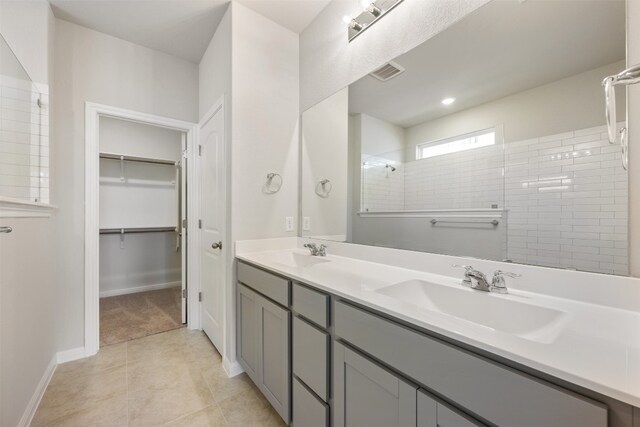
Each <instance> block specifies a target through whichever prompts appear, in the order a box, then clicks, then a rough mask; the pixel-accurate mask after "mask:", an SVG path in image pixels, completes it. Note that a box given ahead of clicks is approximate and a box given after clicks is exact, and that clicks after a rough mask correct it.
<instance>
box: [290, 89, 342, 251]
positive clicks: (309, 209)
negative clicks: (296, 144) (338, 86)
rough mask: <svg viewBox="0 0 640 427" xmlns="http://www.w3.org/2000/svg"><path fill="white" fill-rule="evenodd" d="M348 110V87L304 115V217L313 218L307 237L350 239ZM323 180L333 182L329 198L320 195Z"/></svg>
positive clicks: (302, 171) (305, 232)
mask: <svg viewBox="0 0 640 427" xmlns="http://www.w3.org/2000/svg"><path fill="white" fill-rule="evenodd" d="M348 108H349V89H348V88H345V89H342V90H341V91H340V92H338V93H336V94H334V95H332V96H331V97H329V98H327V99H325V100H324V101H322V102H321V103H319V104H317V105H315V106H313V107H312V108H310V109H308V110H307V111H305V112H304V114H303V115H302V122H303V133H302V155H301V159H302V168H301V170H300V174H301V175H302V192H301V197H302V200H301V203H302V216H303V217H309V219H310V223H311V228H310V230H302V235H303V236H335V238H336V239H338V240H345V239H346V235H347V214H348V212H347V192H348V190H347V186H348V183H347V169H348V166H349V164H348V149H349V139H348V138H349V110H348ZM323 179H328V180H330V181H331V184H328V185H331V192H330V193H329V195H328V197H320V196H318V195H317V194H316V187H317V185H318V182H319V181H320V180H323ZM326 188H327V189H328V188H329V187H326ZM319 190H320V191H321V189H319ZM302 220H303V219H302V218H300V221H302Z"/></svg>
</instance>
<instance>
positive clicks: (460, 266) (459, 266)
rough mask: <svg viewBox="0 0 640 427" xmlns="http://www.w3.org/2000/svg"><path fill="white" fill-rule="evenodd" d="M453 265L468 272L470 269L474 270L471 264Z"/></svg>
mask: <svg viewBox="0 0 640 427" xmlns="http://www.w3.org/2000/svg"><path fill="white" fill-rule="evenodd" d="M451 267H453V268H464V269H465V271H466V272H467V273H468V272H469V271H471V270H473V267H471V266H470V265H460V264H452V265H451Z"/></svg>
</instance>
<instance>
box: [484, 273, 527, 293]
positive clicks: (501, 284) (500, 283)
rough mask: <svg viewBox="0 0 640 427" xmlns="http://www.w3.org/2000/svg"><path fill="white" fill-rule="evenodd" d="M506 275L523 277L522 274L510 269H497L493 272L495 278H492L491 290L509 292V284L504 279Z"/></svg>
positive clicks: (515, 277)
mask: <svg viewBox="0 0 640 427" xmlns="http://www.w3.org/2000/svg"><path fill="white" fill-rule="evenodd" d="M504 276H507V277H513V278H514V279H517V278H519V277H522V274H518V273H511V272H509V271H502V270H496V271H495V272H494V273H493V280H491V292H497V293H499V294H507V293H509V292H508V291H507V284H506V283H505V281H504Z"/></svg>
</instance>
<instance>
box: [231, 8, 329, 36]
mask: <svg viewBox="0 0 640 427" xmlns="http://www.w3.org/2000/svg"><path fill="white" fill-rule="evenodd" d="M238 1H239V2H240V3H242V4H244V5H245V6H247V7H248V8H250V9H253V10H254V11H256V12H258V13H259V14H260V15H262V16H264V17H266V18H269V19H271V20H272V21H274V22H277V23H278V24H280V25H282V26H283V27H285V28H288V29H290V30H291V31H293V32H295V33H298V34H300V33H301V32H302V30H304V29H305V28H307V26H308V25H309V24H310V23H311V21H313V20H314V19H315V17H316V16H318V14H319V13H320V12H321V11H322V9H324V8H325V6H327V5H328V4H329V3H330V2H331V0H238Z"/></svg>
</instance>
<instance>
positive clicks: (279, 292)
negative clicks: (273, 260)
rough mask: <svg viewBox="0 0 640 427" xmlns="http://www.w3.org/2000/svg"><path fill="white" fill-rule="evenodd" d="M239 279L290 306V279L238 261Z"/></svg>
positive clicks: (268, 296) (278, 301) (276, 300)
mask: <svg viewBox="0 0 640 427" xmlns="http://www.w3.org/2000/svg"><path fill="white" fill-rule="evenodd" d="M238 281H239V282H242V283H244V284H245V285H247V286H249V287H250V288H253V289H254V290H256V291H258V292H260V293H261V294H262V295H264V296H266V297H267V298H270V299H272V300H274V301H275V302H277V303H278V304H282V305H284V306H285V307H288V306H289V281H288V280H287V279H284V278H282V277H280V276H276V275H275V274H271V273H267V272H266V271H264V270H260V269H259V268H256V267H254V266H252V265H249V264H245V263H243V262H239V263H238Z"/></svg>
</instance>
